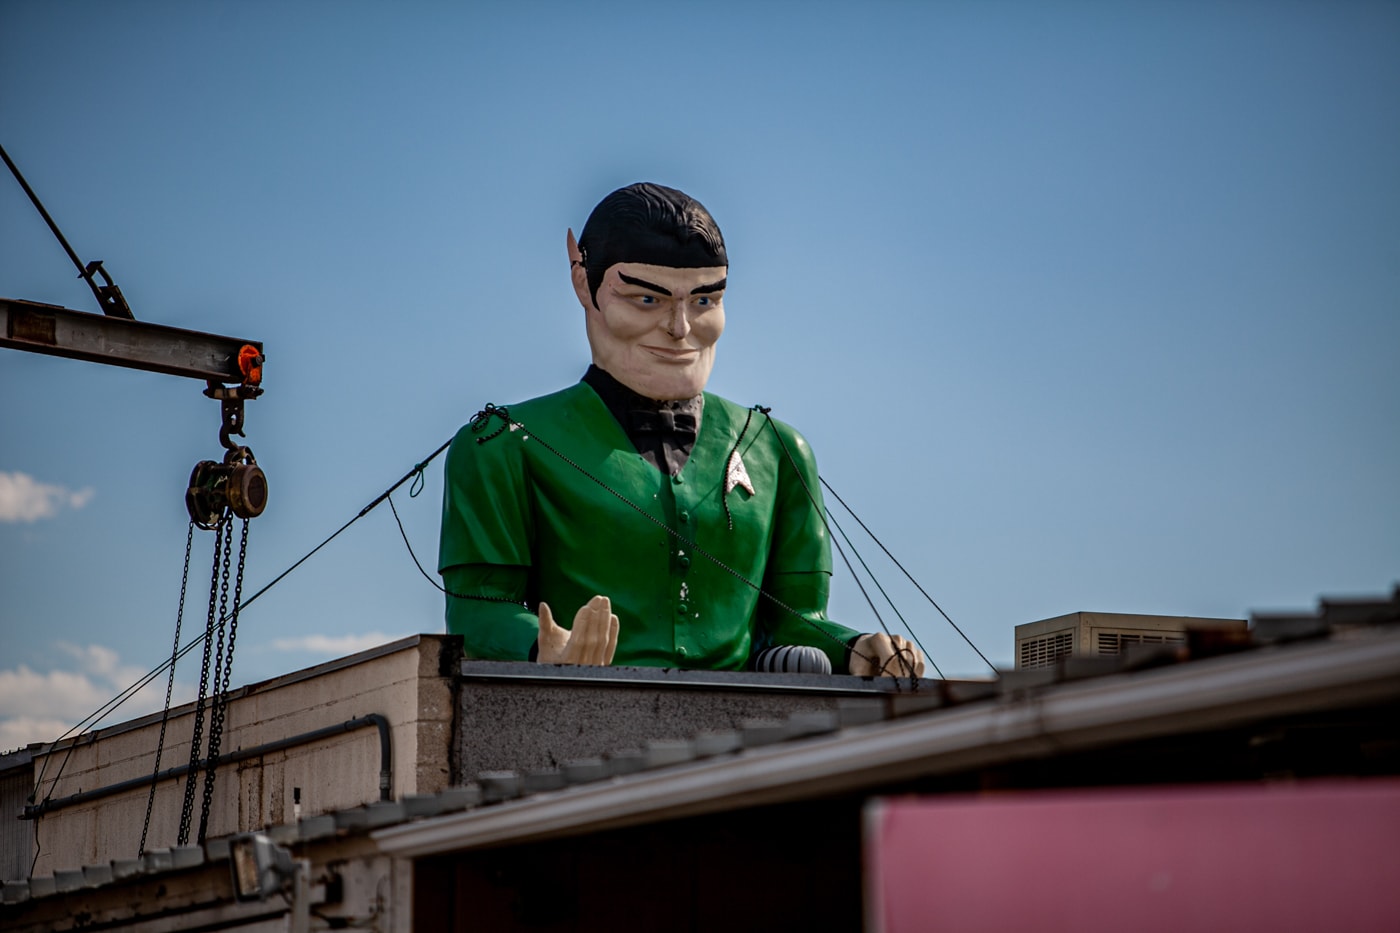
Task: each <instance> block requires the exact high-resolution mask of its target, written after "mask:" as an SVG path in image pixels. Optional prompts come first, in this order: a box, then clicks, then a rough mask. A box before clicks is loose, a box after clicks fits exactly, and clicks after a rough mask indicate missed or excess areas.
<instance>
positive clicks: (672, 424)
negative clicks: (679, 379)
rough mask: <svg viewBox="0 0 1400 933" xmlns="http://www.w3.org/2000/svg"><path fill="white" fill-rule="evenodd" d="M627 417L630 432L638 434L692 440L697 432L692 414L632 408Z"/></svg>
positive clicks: (697, 423)
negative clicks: (629, 422) (669, 435)
mask: <svg viewBox="0 0 1400 933" xmlns="http://www.w3.org/2000/svg"><path fill="white" fill-rule="evenodd" d="M628 416H629V417H630V418H631V420H632V430H634V431H636V432H638V433H639V434H641V433H647V432H653V433H656V434H674V435H676V436H677V437H682V438H684V437H690V438H693V437H695V435H696V434H697V433H698V430H699V422H697V421H696V419H695V415H694V413H693V412H688V411H672V410H671V409H669V408H662V409H660V410H659V411H658V410H652V409H647V408H634V409H632V410H631V411H630V412H628Z"/></svg>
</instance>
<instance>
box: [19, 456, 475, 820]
mask: <svg viewBox="0 0 1400 933" xmlns="http://www.w3.org/2000/svg"><path fill="white" fill-rule="evenodd" d="M451 443H452V439H451V438H448V439H447V440H446V441H443V443H442V444H441V445H440V446H439V447H438V449H437V450H435V451H433V452H432V453H431V454H429V455H428V456H427V457H426V458H424V459H423V460H422V462H420V463H418V464H417V465H415V466H414V467H413V469H411V470H409V471H408V472H407V473H405V474H404V475H403V476H402V477H400V478H399V480H398V482H396V483H394V485H392V486H390V487H389V488H388V489H386V490H384V492H382V493H380V494H379V495H378V496H377V497H376V498H375V499H374V500H373V501H372V502H370V504H369V505H367V506H365V507H364V508H362V509H360V511H359V512H358V513H356V514H355V516H354V517H353V518H351V519H350V520H349V521H348V522H346V523H345V524H343V525H341V526H340V527H339V528H337V529H336V530H335V531H333V532H331V534H330V535H329V536H327V537H326V539H325V540H324V541H322V542H321V543H320V544H318V545H316V546H315V547H314V548H312V549H311V550H309V551H307V552H306V553H305V554H303V555H302V556H301V558H299V559H298V560H297V561H296V563H294V564H292V565H291V566H290V567H288V568H287V569H286V570H284V571H282V572H281V573H279V574H278V575H277V576H275V577H273V578H272V580H271V582H269V583H268V584H267V585H266V586H264V587H263V588H262V589H260V590H258V591H257V592H256V593H254V594H253V595H252V596H249V597H248V598H247V599H245V600H243V601H242V602H241V603H239V604H238V605H237V606H236V607H235V608H234V610H233V611H231V612H229V613H227V614H225V616H224V617H223V618H222V619H219V621H218V625H220V626H222V625H223V624H224V623H225V622H227V621H228V619H229V618H230V617H232V616H233V615H234V614H235V613H238V612H242V611H243V610H244V609H246V608H247V607H249V606H251V605H252V604H253V603H254V602H256V601H257V599H258V597H259V596H261V595H263V594H264V593H266V592H267V591H268V590H270V589H272V588H273V587H274V586H276V585H277V584H278V583H280V582H281V581H282V579H283V578H284V577H286V576H287V575H288V574H290V573H291V572H292V571H293V570H296V569H297V568H298V567H300V566H301V565H302V564H304V563H306V561H307V560H308V559H310V557H311V556H312V555H313V554H315V553H316V552H317V551H319V550H321V548H323V547H325V546H326V545H327V544H330V543H331V541H333V540H335V538H337V537H338V536H339V535H340V533H341V532H342V531H344V530H345V529H347V528H349V527H350V526H351V525H353V524H355V522H357V521H359V520H360V519H362V518H364V517H365V516H366V515H368V514H369V513H370V511H371V510H373V509H374V507H375V506H377V505H379V503H381V502H383V501H384V500H385V499H387V498H389V494H390V493H392V492H393V491H394V490H395V489H398V488H399V487H400V486H402V485H403V484H404V483H406V482H408V481H409V480H410V479H412V478H413V477H414V476H416V475H418V474H419V473H421V472H422V471H423V468H424V467H426V466H427V465H428V464H429V463H432V462H433V460H435V459H436V458H437V457H438V455H439V454H441V453H442V452H443V451H444V450H446V449H447V448H448V446H449V445H450V444H451ZM207 634H208V633H207V632H201V633H200V634H199V635H198V636H196V637H195V638H194V639H192V640H191V641H190V643H189V644H187V645H185V646H184V647H183V648H181V649H180V650H179V651H178V652H177V653H176V654H174V655H173V656H172V657H170V658H167V659H166V660H164V661H162V662H161V663H160V664H159V665H157V666H156V667H155V668H153V669H152V670H151V671H150V672H149V673H147V674H144V675H143V676H141V677H140V678H138V679H137V680H136V682H135V683H133V684H132V685H131V686H129V687H127V688H126V689H125V690H123V691H121V692H120V693H118V694H117V695H116V696H115V697H113V698H112V699H110V700H108V701H107V702H106V703H104V704H102V705H101V706H99V707H98V708H97V709H96V710H94V711H93V712H92V713H90V714H89V715H88V716H87V717H85V718H84V719H83V720H82V721H81V722H79V723H78V724H77V725H75V726H73V727H71V728H70V729H69V730H68V731H67V732H65V733H63V734H62V735H60V736H59V737H58V738H56V739H54V740H53V741H52V742H50V743H48V744H49V751H48V752H46V753H45V757H44V764H43V767H41V768H40V769H39V777H38V779H37V780H35V782H34V790H33V792H32V793H31V794H30V795H29V800H30V802H31V803H32V802H34V798H35V797H37V796H38V793H39V788H40V787H42V786H43V783H44V772H46V771H47V770H48V767H49V755H51V754H52V753H53V749H54V747H55V746H57V745H58V743H59V742H62V741H63V740H64V739H66V738H68V737H69V736H70V735H73V733H74V732H77V731H79V730H81V729H83V728H84V727H85V726H89V725H96V724H97V723H99V722H101V721H102V720H103V719H106V718H107V717H108V716H110V715H111V714H112V713H114V712H116V710H117V708H118V707H120V706H121V705H122V704H123V703H125V702H126V701H127V700H129V699H131V698H132V697H133V696H135V695H136V694H137V693H138V692H140V690H141V689H142V688H143V687H145V686H146V685H147V684H148V683H150V682H151V681H152V680H154V679H155V678H157V677H159V676H160V675H161V674H162V673H164V672H165V671H166V670H167V669H168V668H169V667H170V666H171V665H172V664H174V663H175V662H176V661H178V660H179V659H180V658H183V657H184V656H185V655H187V654H189V653H190V652H191V651H193V650H194V649H195V648H197V647H198V646H199V645H200V644H201V643H202V642H203V641H204V639H205V636H206V635H207ZM77 744H78V743H77V740H76V739H75V740H74V741H73V742H71V743H69V745H68V749H67V752H66V754H64V756H63V761H62V762H61V764H60V765H59V769H58V774H57V775H55V776H54V779H53V783H52V784H50V785H49V792H48V793H47V794H46V795H45V796H44V801H45V802H47V801H48V800H49V799H50V798H52V797H53V795H54V792H55V791H56V790H57V789H58V782H59V779H60V778H62V777H63V770H64V768H65V767H67V765H68V758H69V756H71V755H72V754H73V749H75V748H76V747H77Z"/></svg>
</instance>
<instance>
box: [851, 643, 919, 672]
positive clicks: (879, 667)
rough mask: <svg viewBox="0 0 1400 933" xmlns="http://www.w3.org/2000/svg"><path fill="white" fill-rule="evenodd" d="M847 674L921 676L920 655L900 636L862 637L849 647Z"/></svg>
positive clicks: (915, 648) (914, 647)
mask: <svg viewBox="0 0 1400 933" xmlns="http://www.w3.org/2000/svg"><path fill="white" fill-rule="evenodd" d="M851 673H852V674H856V675H858V676H860V677H876V676H879V675H881V674H884V675H886V676H888V677H909V676H914V677H922V676H924V653H923V652H922V651H920V650H919V649H918V648H917V647H916V646H915V645H914V644H913V643H911V642H910V641H908V640H907V639H905V638H904V637H903V636H902V635H886V634H885V633H884V632H876V633H874V634H872V635H862V636H860V637H859V638H857V639H856V643H855V644H854V645H852V646H851Z"/></svg>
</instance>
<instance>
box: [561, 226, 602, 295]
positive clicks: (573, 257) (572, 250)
mask: <svg viewBox="0 0 1400 933" xmlns="http://www.w3.org/2000/svg"><path fill="white" fill-rule="evenodd" d="M568 247H569V279H570V280H571V281H572V282H573V285H574V295H575V297H577V298H578V303H579V304H580V305H582V306H583V310H585V311H587V310H589V309H590V308H592V309H596V307H597V306H596V305H595V304H594V303H593V295H592V293H590V292H589V290H588V270H587V269H585V268H584V267H583V251H582V250H580V249H579V248H578V240H576V239H575V238H574V230H573V228H572V227H570V228H569V237H568Z"/></svg>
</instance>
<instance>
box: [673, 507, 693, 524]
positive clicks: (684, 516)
mask: <svg viewBox="0 0 1400 933" xmlns="http://www.w3.org/2000/svg"><path fill="white" fill-rule="evenodd" d="M676 518H679V519H680V520H681V521H682V522H688V521H690V513H689V512H687V511H686V510H685V509H681V514H679V515H677V516H676Z"/></svg>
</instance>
